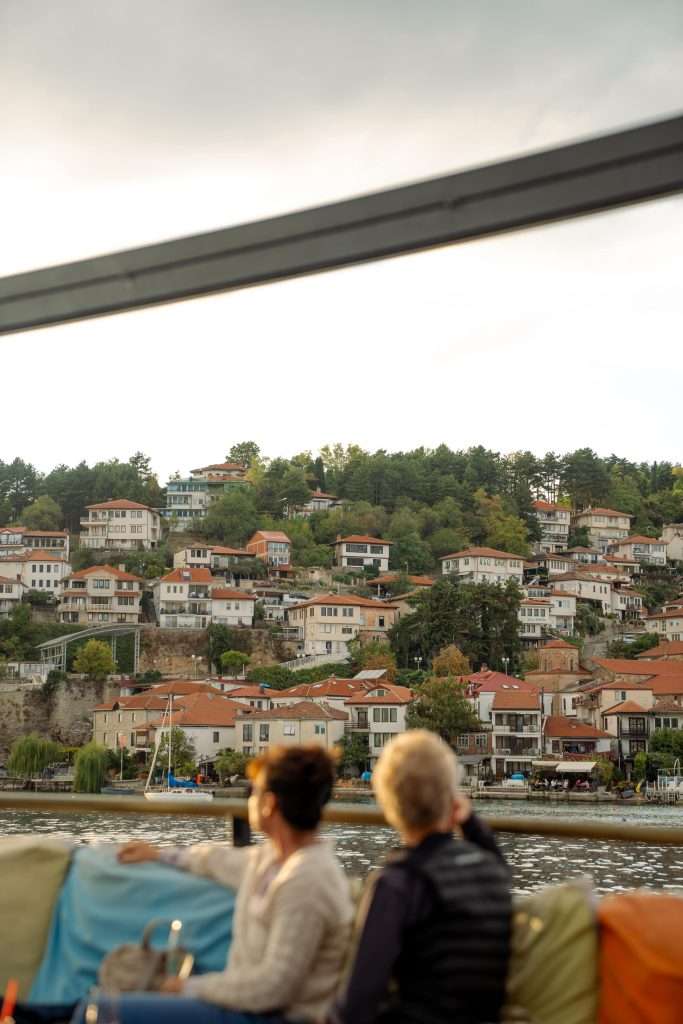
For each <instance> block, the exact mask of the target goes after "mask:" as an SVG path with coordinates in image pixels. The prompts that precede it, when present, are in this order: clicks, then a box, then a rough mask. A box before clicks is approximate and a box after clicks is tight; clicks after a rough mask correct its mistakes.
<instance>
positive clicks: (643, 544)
mask: <svg viewBox="0 0 683 1024" xmlns="http://www.w3.org/2000/svg"><path fill="white" fill-rule="evenodd" d="M666 548H667V543H666V541H664V540H657V539H656V538H655V537H643V536H641V535H640V534H635V535H634V536H632V537H624V539H623V540H616V541H614V542H613V543H612V544H610V545H609V552H610V554H612V555H621V556H622V557H626V558H627V559H628V560H629V561H633V562H638V564H640V565H643V564H644V565H666Z"/></svg>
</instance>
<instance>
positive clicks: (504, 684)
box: [459, 669, 538, 695]
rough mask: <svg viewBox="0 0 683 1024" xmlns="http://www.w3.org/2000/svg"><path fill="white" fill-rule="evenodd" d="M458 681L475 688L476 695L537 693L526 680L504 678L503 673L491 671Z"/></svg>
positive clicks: (474, 673)
mask: <svg viewBox="0 0 683 1024" xmlns="http://www.w3.org/2000/svg"><path fill="white" fill-rule="evenodd" d="M459 681H460V682H462V683H469V684H471V685H472V686H473V687H475V688H476V693H477V695H478V694H480V693H498V692H499V691H500V690H503V691H508V690H509V691H511V692H512V693H515V692H517V693H520V692H521V693H538V687H537V686H533V685H532V684H531V683H527V682H526V680H524V679H518V678H517V676H506V675H505V673H504V672H493V671H491V669H485V670H484V671H479V672H472V673H471V674H470V675H468V676H460V677H459Z"/></svg>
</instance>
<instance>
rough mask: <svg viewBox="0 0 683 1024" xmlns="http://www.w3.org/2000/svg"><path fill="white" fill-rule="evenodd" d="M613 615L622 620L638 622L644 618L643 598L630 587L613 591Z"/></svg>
mask: <svg viewBox="0 0 683 1024" xmlns="http://www.w3.org/2000/svg"><path fill="white" fill-rule="evenodd" d="M612 614H613V615H616V617H617V618H618V619H622V620H625V621H626V620H629V621H631V620H636V619H640V618H642V616H643V598H642V596H641V595H640V594H639V593H638V592H637V591H636V590H630V589H629V588H628V587H623V588H621V589H616V588H615V589H614V590H613V591H612Z"/></svg>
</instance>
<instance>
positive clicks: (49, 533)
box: [19, 527, 69, 537]
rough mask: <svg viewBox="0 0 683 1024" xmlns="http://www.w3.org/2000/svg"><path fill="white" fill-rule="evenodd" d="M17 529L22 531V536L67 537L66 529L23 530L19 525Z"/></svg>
mask: <svg viewBox="0 0 683 1024" xmlns="http://www.w3.org/2000/svg"><path fill="white" fill-rule="evenodd" d="M19 531H20V532H21V533H23V535H24V537H68V536H69V531H68V530H24V529H23V528H22V527H19Z"/></svg>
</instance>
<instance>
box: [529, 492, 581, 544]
mask: <svg viewBox="0 0 683 1024" xmlns="http://www.w3.org/2000/svg"><path fill="white" fill-rule="evenodd" d="M531 507H532V508H533V510H534V512H535V513H536V519H537V520H538V524H539V526H540V528H541V539H540V541H537V542H536V550H537V551H546V552H553V551H564V550H566V547H567V543H568V540H569V523H570V520H571V513H570V511H569V509H568V508H565V506H564V505H556V504H554V503H553V502H550V501H534V502H532V506H531Z"/></svg>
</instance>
